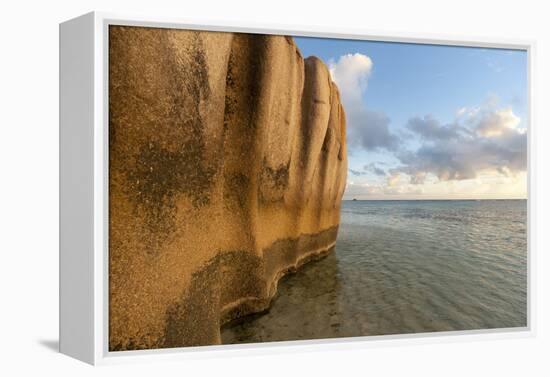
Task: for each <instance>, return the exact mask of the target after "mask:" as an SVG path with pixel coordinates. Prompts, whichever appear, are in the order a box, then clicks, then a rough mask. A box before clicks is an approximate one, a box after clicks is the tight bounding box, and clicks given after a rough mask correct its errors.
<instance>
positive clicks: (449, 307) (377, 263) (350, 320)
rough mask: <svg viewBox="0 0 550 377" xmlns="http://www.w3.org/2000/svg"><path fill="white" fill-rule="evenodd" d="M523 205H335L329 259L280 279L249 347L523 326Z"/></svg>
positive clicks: (245, 328)
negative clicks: (335, 230) (337, 219)
mask: <svg viewBox="0 0 550 377" xmlns="http://www.w3.org/2000/svg"><path fill="white" fill-rule="evenodd" d="M526 221H527V201H525V200H495V201H492V200H484V201H345V202H344V203H343V208H342V218H341V224H340V230H339V234H338V240H337V243H336V250H335V252H334V253H332V254H330V255H329V256H327V257H326V258H324V259H322V260H320V261H317V262H313V263H310V264H308V265H306V266H304V267H303V268H302V269H300V270H299V272H298V273H296V274H293V275H289V276H287V277H285V278H283V279H282V280H281V281H280V283H279V289H278V294H277V297H276V298H275V301H274V302H273V305H272V307H271V309H270V310H269V312H267V313H265V314H262V315H255V316H250V317H248V318H246V319H245V320H244V321H243V322H241V323H239V324H236V325H232V326H231V327H228V328H224V329H223V331H222V340H223V342H224V343H249V342H259V341H279V340H296V339H315V338H333V337H350V336H362V335H381V334H401V333H417V332H431V331H449V330H471V329H489V328H507V327H522V326H526V321H527V314H526V313H527V278H526V275H527V233H526V229H527V228H526V226H527V223H526Z"/></svg>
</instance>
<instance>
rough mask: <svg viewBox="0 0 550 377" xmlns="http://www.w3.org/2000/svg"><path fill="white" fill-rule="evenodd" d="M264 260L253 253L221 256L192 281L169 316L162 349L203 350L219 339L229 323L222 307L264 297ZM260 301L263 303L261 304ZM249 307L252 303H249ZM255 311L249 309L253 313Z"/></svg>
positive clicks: (230, 252) (169, 312) (240, 312)
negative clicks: (197, 347) (240, 300)
mask: <svg viewBox="0 0 550 377" xmlns="http://www.w3.org/2000/svg"><path fill="white" fill-rule="evenodd" d="M261 263H262V262H261V259H260V258H259V257H257V256H256V255H255V254H254V253H252V252H251V251H244V250H243V251H229V252H220V253H219V254H217V255H216V256H215V257H214V258H213V259H212V260H210V262H208V264H207V265H206V266H205V267H204V268H202V269H201V270H199V271H197V272H195V273H194V274H193V275H192V278H191V286H190V288H189V291H187V292H186V293H185V294H184V295H183V298H182V300H181V301H180V302H176V303H174V304H172V305H171V306H170V307H169V308H168V310H167V312H166V330H165V335H164V338H163V345H162V347H167V348H169V347H184V346H204V345H208V344H215V343H217V342H218V340H219V338H220V326H221V324H222V323H223V322H224V321H228V320H229V318H231V317H232V316H239V315H242V314H243V313H245V312H246V308H244V307H243V308H240V311H239V310H237V311H235V310H234V311H232V313H231V314H230V315H229V317H228V318H227V319H224V318H223V316H222V318H220V313H221V311H222V309H223V305H226V304H229V303H231V302H236V301H237V300H239V299H240V298H242V297H264V296H265V293H264V292H262V288H263V287H264V286H265V283H264V282H263V280H262V278H261V271H262V264H261ZM259 301H261V300H259ZM249 304H250V303H249ZM253 309H256V308H255V307H249V308H248V312H247V313H246V314H248V313H250V310H253Z"/></svg>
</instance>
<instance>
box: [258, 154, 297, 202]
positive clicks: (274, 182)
mask: <svg viewBox="0 0 550 377" xmlns="http://www.w3.org/2000/svg"><path fill="white" fill-rule="evenodd" d="M289 169H290V160H289V161H288V162H287V163H286V164H285V165H281V166H279V167H278V168H277V169H273V168H272V167H271V166H269V165H268V164H267V161H266V160H265V159H264V161H263V164H262V170H261V173H260V199H261V200H262V201H277V200H281V199H282V198H283V195H284V193H285V191H286V189H287V187H288V179H289Z"/></svg>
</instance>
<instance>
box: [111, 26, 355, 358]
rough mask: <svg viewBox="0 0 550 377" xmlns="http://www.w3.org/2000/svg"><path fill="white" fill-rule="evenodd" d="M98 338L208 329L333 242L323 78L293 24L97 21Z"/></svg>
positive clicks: (334, 132)
mask: <svg viewBox="0 0 550 377" xmlns="http://www.w3.org/2000/svg"><path fill="white" fill-rule="evenodd" d="M109 42H110V45H109V59H110V63H109V113H110V115H109V127H110V128H109V131H110V132H109V141H110V144H109V152H110V153H109V166H110V175H109V216H110V223H109V224H110V225H109V348H110V350H128V349H145V348H161V347H179V346H197V345H208V344H218V343H220V326H221V325H223V324H224V323H227V322H228V321H231V320H233V319H235V318H238V317H241V316H243V315H246V314H250V313H253V312H258V311H262V310H265V309H266V308H268V306H269V303H270V300H271V298H272V297H273V295H274V294H275V293H276V290H277V282H278V280H279V278H280V277H281V276H282V275H284V274H285V273H287V272H289V271H293V270H295V269H296V268H297V267H298V266H300V265H301V264H303V263H305V262H306V261H308V260H311V259H314V258H317V257H319V256H321V255H323V254H325V253H327V252H329V251H330V250H332V249H333V248H334V244H335V240H336V235H337V230H338V224H339V220H340V201H341V197H342V194H343V191H344V187H345V182H346V171H347V157H346V156H347V154H346V142H345V140H346V137H345V116H344V111H343V108H342V105H341V102H340V96H339V93H338V89H337V87H336V85H335V84H334V83H333V82H332V81H331V78H330V75H329V72H328V70H327V67H326V66H325V65H324V64H323V63H322V62H321V61H320V60H319V59H317V58H315V57H310V58H307V59H305V60H304V59H303V58H302V56H301V55H300V51H299V50H298V49H297V47H296V45H295V44H294V41H293V39H292V38H289V37H283V36H264V35H252V34H236V33H214V32H198V31H184V30H171V29H157V28H141V27H122V26H111V27H110V31H109Z"/></svg>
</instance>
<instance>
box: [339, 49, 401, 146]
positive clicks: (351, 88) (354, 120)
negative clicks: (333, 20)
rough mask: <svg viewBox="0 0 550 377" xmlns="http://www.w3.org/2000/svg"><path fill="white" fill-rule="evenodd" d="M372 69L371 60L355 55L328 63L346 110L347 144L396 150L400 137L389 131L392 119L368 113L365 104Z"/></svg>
mask: <svg viewBox="0 0 550 377" xmlns="http://www.w3.org/2000/svg"><path fill="white" fill-rule="evenodd" d="M372 69H373V62H372V60H371V58H369V57H368V56H366V55H363V54H359V53H355V54H346V55H342V56H340V58H338V60H337V61H335V60H331V61H330V62H329V70H330V74H331V76H332V80H333V81H334V82H335V83H336V85H337V86H338V89H339V91H340V94H341V97H342V102H343V104H344V109H345V111H346V120H347V125H348V127H347V129H348V144H349V146H350V147H351V148H354V147H355V148H357V147H359V148H364V149H367V150H374V149H378V148H385V149H388V150H395V149H396V148H397V147H398V144H399V143H398V142H399V138H398V137H397V136H396V135H394V134H392V133H391V132H390V130H389V123H390V119H389V118H388V116H387V115H386V114H384V113H383V112H380V111H372V110H369V109H368V108H367V107H366V106H365V104H364V101H363V94H364V92H365V90H366V89H367V85H368V80H369V77H370V75H371V72H372Z"/></svg>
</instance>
